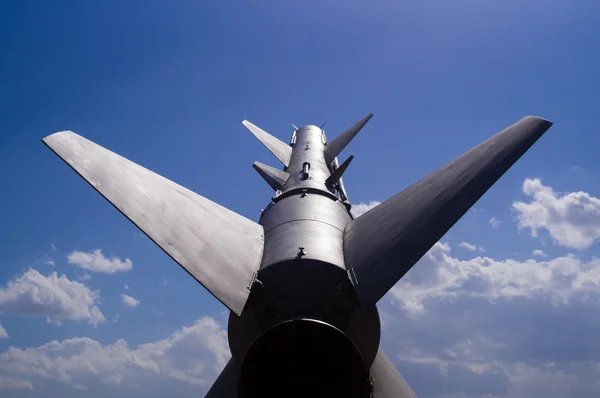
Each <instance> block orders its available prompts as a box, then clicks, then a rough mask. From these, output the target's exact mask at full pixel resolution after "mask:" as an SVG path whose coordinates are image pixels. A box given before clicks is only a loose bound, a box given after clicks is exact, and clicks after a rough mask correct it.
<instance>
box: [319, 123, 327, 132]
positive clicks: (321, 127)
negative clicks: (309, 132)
mask: <svg viewBox="0 0 600 398" xmlns="http://www.w3.org/2000/svg"><path fill="white" fill-rule="evenodd" d="M326 124H327V122H325V123H323V124H322V125H321V126H320V127H319V128H320V129H321V130H323V126H325V125H326Z"/></svg>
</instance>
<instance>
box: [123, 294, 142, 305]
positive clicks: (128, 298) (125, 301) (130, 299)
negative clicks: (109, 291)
mask: <svg viewBox="0 0 600 398" xmlns="http://www.w3.org/2000/svg"><path fill="white" fill-rule="evenodd" d="M121 301H122V302H123V304H125V305H126V306H128V307H137V306H138V305H140V301H139V300H136V299H134V298H133V297H131V296H128V295H127V294H121Z"/></svg>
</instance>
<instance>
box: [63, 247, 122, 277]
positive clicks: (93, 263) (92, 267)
mask: <svg viewBox="0 0 600 398" xmlns="http://www.w3.org/2000/svg"><path fill="white" fill-rule="evenodd" d="M67 260H68V262H69V264H74V265H76V266H78V267H80V268H83V269H86V270H88V271H92V272H101V273H105V274H113V273H115V272H126V271H129V270H131V268H133V263H132V262H131V260H130V259H128V258H127V259H125V261H121V259H120V258H118V257H112V258H110V259H108V258H106V257H104V255H103V254H102V250H101V249H96V250H93V251H91V252H88V253H85V252H81V251H73V252H71V253H69V255H68V256H67Z"/></svg>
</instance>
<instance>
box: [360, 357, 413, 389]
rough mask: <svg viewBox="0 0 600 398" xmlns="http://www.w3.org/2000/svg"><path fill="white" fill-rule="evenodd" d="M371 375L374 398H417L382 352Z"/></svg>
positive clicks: (374, 364) (373, 366)
mask: <svg viewBox="0 0 600 398" xmlns="http://www.w3.org/2000/svg"><path fill="white" fill-rule="evenodd" d="M369 375H370V377H371V380H372V382H373V394H372V396H371V397H372V398H417V395H416V394H415V392H414V391H413V390H412V389H411V388H410V386H409V385H408V383H407V382H406V380H404V378H403V377H402V375H400V372H398V370H397V369H396V367H395V366H394V364H393V363H392V362H391V361H390V360H389V358H388V357H387V355H385V354H384V353H383V351H381V350H379V351H378V352H377V357H375V362H373V365H372V366H371V370H370V372H369Z"/></svg>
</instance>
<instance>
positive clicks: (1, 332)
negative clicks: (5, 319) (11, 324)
mask: <svg viewBox="0 0 600 398" xmlns="http://www.w3.org/2000/svg"><path fill="white" fill-rule="evenodd" d="M7 338H8V333H6V329H4V327H2V323H0V339H7Z"/></svg>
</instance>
